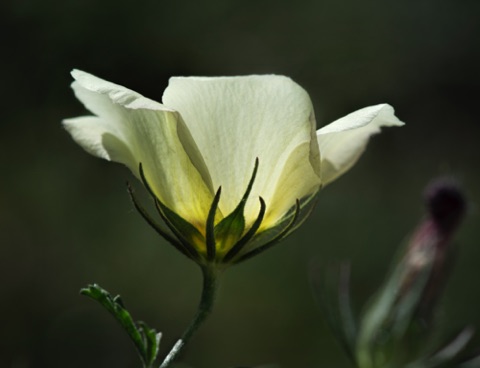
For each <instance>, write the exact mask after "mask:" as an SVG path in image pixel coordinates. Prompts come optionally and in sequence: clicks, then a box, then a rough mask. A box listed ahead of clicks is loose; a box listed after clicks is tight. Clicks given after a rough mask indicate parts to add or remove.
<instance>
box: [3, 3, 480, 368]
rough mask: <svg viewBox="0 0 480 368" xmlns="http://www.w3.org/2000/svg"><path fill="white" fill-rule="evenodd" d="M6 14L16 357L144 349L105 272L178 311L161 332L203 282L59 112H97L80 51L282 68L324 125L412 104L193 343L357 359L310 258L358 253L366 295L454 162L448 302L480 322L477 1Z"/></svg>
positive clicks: (314, 363) (150, 307)
mask: <svg viewBox="0 0 480 368" xmlns="http://www.w3.org/2000/svg"><path fill="white" fill-rule="evenodd" d="M0 31H1V32H0V38H1V50H2V57H1V59H0V66H1V69H0V71H1V79H0V80H1V85H0V101H1V103H2V104H1V107H2V114H1V120H0V124H1V133H0V134H1V135H0V147H1V155H0V168H1V175H2V179H1V181H0V277H1V283H0V295H1V304H0V312H1V314H0V318H1V321H0V326H1V327H0V366H1V367H8V368H27V367H29V368H30V367H33V368H37V367H49V368H57V367H58V368H60V367H61V368H76V367H82V368H84V367H91V368H96V367H116V368H123V367H126V368H127V367H128V368H130V367H138V366H139V364H138V362H137V358H136V356H135V352H134V349H133V347H132V346H131V345H130V342H129V341H128V340H127V338H126V336H125V335H124V334H123V332H122V331H121V330H120V328H119V327H118V326H117V325H116V324H115V322H114V321H113V320H112V319H111V318H110V316H108V315H107V314H106V312H104V311H103V310H102V309H101V308H100V307H99V306H98V305H96V304H94V303H93V302H92V301H91V300H88V299H87V298H85V297H81V296H79V295H78V290H79V289H80V288H81V287H83V286H85V285H86V284H88V283H91V282H97V283H99V284H100V285H102V286H103V287H105V288H107V289H108V290H110V291H111V292H113V293H120V294H122V296H123V298H124V300H125V301H126V303H127V306H129V308H130V310H131V312H132V313H133V315H134V317H135V318H138V319H144V320H146V321H147V322H149V323H150V324H151V325H153V326H156V327H157V328H158V329H160V330H161V331H163V332H164V338H163V349H164V350H163V351H165V349H166V348H167V347H169V346H170V345H171V344H172V342H173V341H174V339H175V338H177V337H178V336H179V334H180V333H181V331H182V329H183V328H184V327H185V326H186V324H187V323H188V321H189V318H190V317H191V315H192V314H193V312H194V309H195V306H196V303H197V300H198V297H199V292H200V290H199V289H200V273H199V272H198V270H197V269H196V267H195V265H194V264H192V263H190V262H189V261H188V260H186V259H184V257H182V255H180V254H179V253H177V252H176V251H174V250H173V249H171V247H169V246H167V244H165V242H164V241H163V240H162V239H159V238H158V237H157V236H156V235H155V234H154V232H153V231H152V230H151V229H150V228H149V227H148V226H147V225H146V224H145V223H144V222H142V220H141V219H140V217H139V216H138V215H137V213H135V211H134V210H133V208H132V205H131V203H130V201H129V199H128V196H127V193H126V190H125V185H124V182H125V180H126V179H129V180H132V177H131V175H130V173H129V172H128V170H127V169H125V168H124V167H122V166H120V165H113V164H109V163H107V162H106V161H102V160H99V159H95V158H93V157H91V156H89V155H87V154H86V153H85V152H83V151H82V150H81V149H80V148H79V147H78V146H77V145H76V144H74V143H73V141H72V140H71V138H70V137H69V136H68V134H67V133H66V132H65V131H64V130H63V129H62V127H61V125H60V121H61V120H62V119H63V118H66V117H74V116H78V115H81V114H84V113H85V111H84V109H83V107H82V106H81V104H80V103H78V102H77V101H76V100H75V98H74V97H73V94H72V92H71V90H70V88H69V84H70V82H71V77H70V75H69V71H70V70H71V69H72V68H79V69H83V70H86V71H88V72H90V73H93V74H96V75H98V76H100V77H103V78H105V79H108V80H111V81H114V82H116V83H119V84H123V85H125V86H128V87H129V88H132V89H134V90H137V91H139V92H141V93H142V94H144V95H146V96H148V97H150V98H153V99H157V100H160V98H161V95H162V92H163V90H164V88H165V86H166V84H167V81H168V78H169V77H170V76H173V75H241V74H252V73H277V74H285V75H288V76H290V77H292V78H293V79H294V80H296V81H297V82H298V83H299V84H301V85H302V86H304V87H305V88H306V89H307V91H309V93H310V94H311V97H312V100H313V103H314V106H315V109H316V115H317V121H318V124H319V126H322V125H324V124H326V123H328V122H330V121H333V120H335V119H336V118H339V117H341V116H343V115H345V114H347V113H349V112H351V111H353V110H356V109H358V108H361V107H364V106H367V105H373V104H377V103H382V102H388V103H390V104H392V105H393V106H394V107H395V108H396V112H397V114H398V116H399V117H400V118H401V119H402V120H404V121H405V122H406V123H407V125H406V126H405V127H403V128H401V129H389V130H388V131H386V132H385V133H384V134H382V135H381V136H378V137H375V139H374V140H373V141H372V142H371V144H370V146H369V148H368V151H367V152H366V154H365V155H364V156H363V157H362V159H361V161H360V162H359V163H358V165H356V166H355V167H354V169H352V170H351V171H350V172H349V173H348V174H346V175H345V176H344V177H342V178H341V179H340V180H338V182H335V183H334V184H332V185H331V186H329V187H327V188H326V189H325V190H324V191H323V192H322V193H321V195H320V200H319V203H318V206H317V208H316V210H315V213H314V214H313V215H312V217H311V218H310V219H309V220H308V222H307V223H306V224H305V226H303V227H302V228H301V229H300V230H299V231H297V232H296V233H295V234H294V235H292V236H291V237H290V238H289V239H288V240H287V241H285V242H284V243H283V244H281V245H279V246H278V247H277V248H275V249H273V250H271V251H269V252H268V253H265V254H263V255H262V256H259V257H258V258H255V259H253V260H251V261H249V262H247V263H245V264H244V265H241V266H239V267H235V268H232V269H230V270H228V272H226V274H225V275H224V279H223V284H222V289H221V294H220V297H219V298H218V302H217V305H216V306H215V313H214V315H213V316H212V318H211V319H210V320H209V321H208V323H207V324H206V325H205V326H204V328H203V329H202V330H201V332H200V333H199V334H198V335H197V336H196V338H195V339H194V341H193V342H192V344H191V345H190V347H189V348H188V350H187V351H186V353H185V355H184V361H185V362H186V363H188V364H190V365H192V366H195V367H198V368H202V367H203V368H216V367H218V368H227V367H231V366H234V365H237V364H243V365H256V364H265V363H273V362H277V363H280V364H281V365H282V367H284V368H288V367H291V368H299V367H327V368H330V367H333V368H337V367H338V368H341V367H348V364H347V361H346V359H345V358H344V356H343V354H342V352H341V350H340V349H339V348H338V346H337V344H336V343H335V342H334V341H333V339H332V338H331V336H330V334H329V332H328V329H327V327H326V324H325V321H324V319H323V318H322V315H321V313H320V312H319V311H318V310H317V308H316V307H315V305H314V303H313V300H312V297H311V293H310V290H309V284H308V280H307V274H308V272H307V269H308V264H309V262H310V261H311V260H312V259H313V258H317V259H320V260H327V261H328V260H338V259H350V260H351V261H352V262H353V281H352V282H353V288H354V295H355V298H356V305H357V306H359V305H361V304H362V303H363V302H364V301H365V300H366V299H367V297H368V295H369V294H370V293H371V292H372V291H373V290H374V289H375V287H376V286H378V284H379V283H380V281H381V278H382V275H383V274H384V272H385V271H386V269H387V267H388V264H389V262H390V260H391V257H392V254H393V252H394V250H395V249H396V247H397V246H398V245H399V244H401V243H402V241H403V240H404V239H405V237H406V236H407V234H408V233H409V232H410V231H411V230H412V229H413V227H414V226H415V224H416V223H417V222H418V220H419V219H420V218H421V217H422V213H423V209H422V203H421V192H422V188H423V187H424V185H425V184H426V183H427V182H429V180H430V179H431V178H432V177H435V176H438V175H454V176H456V177H458V178H459V179H460V181H461V182H462V183H464V187H465V188H466V191H467V193H468V194H469V198H470V211H469V215H468V217H467V219H466V221H465V223H464V224H463V226H462V228H461V229H460V231H459V232H458V234H457V236H456V239H455V244H456V245H457V246H459V248H460V254H459V258H458V260H457V265H456V270H455V273H454V275H453V278H452V279H451V282H450V284H449V288H448V289H447V294H446V298H445V309H444V311H445V312H444V314H443V321H444V322H445V325H446V326H445V328H446V330H447V331H451V329H453V328H455V327H459V326H461V325H463V324H465V323H472V324H474V325H476V326H478V327H480V314H478V312H477V311H478V309H479V307H480V297H479V290H478V289H479V287H478V281H479V278H480V267H479V261H480V244H479V240H480V228H479V225H478V224H479V215H478V201H479V198H480V190H479V184H480V176H479V172H478V165H479V162H480V160H479V141H480V126H479V121H478V108H477V106H478V103H479V98H480V73H479V65H480V63H479V62H480V41H479V40H480V2H479V1H477V0H460V1H458V0H407V1H393V0H387V1H386V0H365V1H355V0H347V1H339V0H323V1H313V0H310V1H302V0H297V1H287V0H277V1H273V0H270V1H267V0H259V1H246V0H243V1H233V0H223V1H206V2H204V1H198V0H197V1H194V0H190V1H187V0H180V1H174V0H171V1H168V2H166V1H145V0H142V1H138V2H134V1H130V2H126V1H118V0H117V1H113V0H106V1H101V0H83V1H68V0H63V1H60V0H44V1H34V0H6V1H2V3H1V5H0ZM137 186H138V185H137ZM138 187H139V188H140V186H138ZM478 345H480V342H479V344H478Z"/></svg>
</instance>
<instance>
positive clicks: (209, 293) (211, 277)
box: [160, 266, 218, 368]
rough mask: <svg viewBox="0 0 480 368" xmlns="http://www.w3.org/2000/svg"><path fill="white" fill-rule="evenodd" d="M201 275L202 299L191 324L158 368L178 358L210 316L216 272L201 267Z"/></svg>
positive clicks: (212, 269)
mask: <svg viewBox="0 0 480 368" xmlns="http://www.w3.org/2000/svg"><path fill="white" fill-rule="evenodd" d="M202 274H203V289H202V297H201V299H200V303H199V305H198V309H197V313H196V314H195V317H194V318H193V320H192V322H191V323H190V325H189V326H188V328H187V329H186V330H185V332H184V333H183V335H182V337H181V338H180V340H178V341H177V342H176V343H175V345H174V346H173V348H172V350H170V352H169V353H168V355H167V356H166V357H165V359H164V361H163V362H162V364H161V365H160V368H167V367H168V366H169V365H170V364H171V363H172V362H173V360H175V358H176V357H177V356H178V354H179V353H180V351H181V350H182V348H183V347H184V346H185V345H186V344H187V343H188V341H189V340H190V338H191V337H192V336H193V334H194V333H195V332H196V331H197V330H198V328H199V327H200V326H201V325H202V324H203V322H205V320H206V319H207V317H208V316H209V315H210V313H211V311H212V307H213V303H214V302H215V295H216V291H217V275H218V270H217V269H216V268H215V267H214V266H213V267H209V266H202Z"/></svg>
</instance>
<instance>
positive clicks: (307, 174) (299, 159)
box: [260, 142, 320, 230]
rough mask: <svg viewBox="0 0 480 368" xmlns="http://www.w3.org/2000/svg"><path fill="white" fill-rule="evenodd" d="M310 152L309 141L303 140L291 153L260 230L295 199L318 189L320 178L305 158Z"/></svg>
mask: <svg viewBox="0 0 480 368" xmlns="http://www.w3.org/2000/svg"><path fill="white" fill-rule="evenodd" d="M310 152H311V148H310V142H305V143H303V144H300V145H299V146H298V147H297V148H296V149H295V150H293V152H292V153H291V155H290V157H289V158H288V160H287V161H286V163H285V166H284V168H283V172H282V175H281V177H280V180H279V181H278V184H277V186H276V190H275V194H274V196H273V197H272V200H271V202H272V204H273V205H272V206H271V207H270V208H267V211H266V214H265V217H264V220H263V222H262V226H261V228H260V230H263V229H267V228H270V227H272V226H274V225H275V223H276V222H278V220H279V219H281V218H282V217H283V215H284V214H285V213H286V212H287V211H288V210H289V209H291V208H292V207H293V206H294V205H295V204H296V200H297V199H298V200H301V199H304V198H305V197H307V196H309V195H311V194H313V193H315V192H317V191H318V190H319V189H320V188H319V187H320V180H319V179H320V178H319V176H318V174H317V173H316V172H315V171H314V170H313V167H312V162H311V161H309V160H305V157H309V155H310ZM314 162H317V161H314Z"/></svg>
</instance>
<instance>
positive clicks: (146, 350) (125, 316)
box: [80, 284, 161, 367]
mask: <svg viewBox="0 0 480 368" xmlns="http://www.w3.org/2000/svg"><path fill="white" fill-rule="evenodd" d="M80 293H81V294H82V295H85V296H88V297H90V298H92V299H94V300H95V301H97V302H99V303H100V304H101V305H102V306H103V307H104V308H105V309H106V310H107V311H109V312H110V314H111V315H112V316H113V317H114V318H115V319H116V320H117V322H118V323H120V325H121V326H122V327H123V329H124V330H125V332H126V333H127V334H128V336H129V337H130V339H131V340H132V342H133V344H134V345H135V348H136V349H137V352H138V354H139V355H140V359H141V360H142V363H143V364H144V366H145V367H151V365H152V363H153V362H154V361H155V359H156V357H157V354H158V347H159V341H160V336H161V334H160V333H158V334H157V333H156V331H155V330H154V329H151V328H149V327H148V326H147V325H146V324H145V323H143V322H141V323H139V326H140V327H137V325H136V324H135V322H134V321H133V319H132V317H131V315H130V313H129V312H128V311H127V310H126V309H125V307H124V304H123V301H122V299H121V298H120V296H119V295H117V296H115V297H112V295H111V294H110V293H109V292H108V291H106V290H105V289H103V288H101V287H100V286H99V285H96V284H93V285H89V286H88V287H87V288H84V289H81V290H80Z"/></svg>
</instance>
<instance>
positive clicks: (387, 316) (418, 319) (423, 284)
mask: <svg viewBox="0 0 480 368" xmlns="http://www.w3.org/2000/svg"><path fill="white" fill-rule="evenodd" d="M425 199H426V207H427V215H426V217H425V218H424V219H423V220H422V221H421V223H420V225H419V226H418V227H417V229H416V230H415V231H414V233H413V235H412V236H411V238H410V239H409V241H408V242H407V244H406V248H405V250H404V251H403V253H402V254H401V255H400V257H399V258H398V259H397V261H396V262H395V264H394V266H393V269H392V272H391V274H390V276H389V277H388V278H387V280H386V282H385V284H384V286H383V287H382V288H381V289H380V291H379V292H378V294H377V295H376V296H375V298H374V299H373V302H372V303H371V305H370V306H369V308H368V309H367V310H366V312H365V313H364V315H363V318H362V321H361V326H360V331H359V339H358V345H357V358H358V360H359V363H360V366H362V367H363V366H367V367H383V366H387V365H388V366H390V365H391V366H403V365H404V364H406V363H407V362H408V361H410V359H411V358H412V357H415V356H416V355H417V354H419V351H421V349H422V348H423V347H425V345H426V342H427V341H426V338H427V337H428V336H429V335H430V333H431V328H430V327H431V321H432V319H433V317H434V314H435V310H436V305H437V302H438V298H439V296H440V295H441V292H442V291H443V289H444V285H445V283H446V280H447V276H448V273H449V272H448V271H449V269H450V266H451V260H452V257H451V254H452V251H453V249H452V246H451V242H450V240H451V238H452V235H453V233H454V231H455V230H456V228H457V227H458V225H459V224H460V222H461V220H462V218H463V217H464V214H465V212H466V208H467V204H466V199H465V196H464V194H463V192H462V191H461V189H460V187H459V186H458V184H457V183H455V182H454V181H453V180H451V179H445V178H442V179H438V180H436V181H434V182H432V184H430V185H429V186H428V187H427V189H426V191H425Z"/></svg>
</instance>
